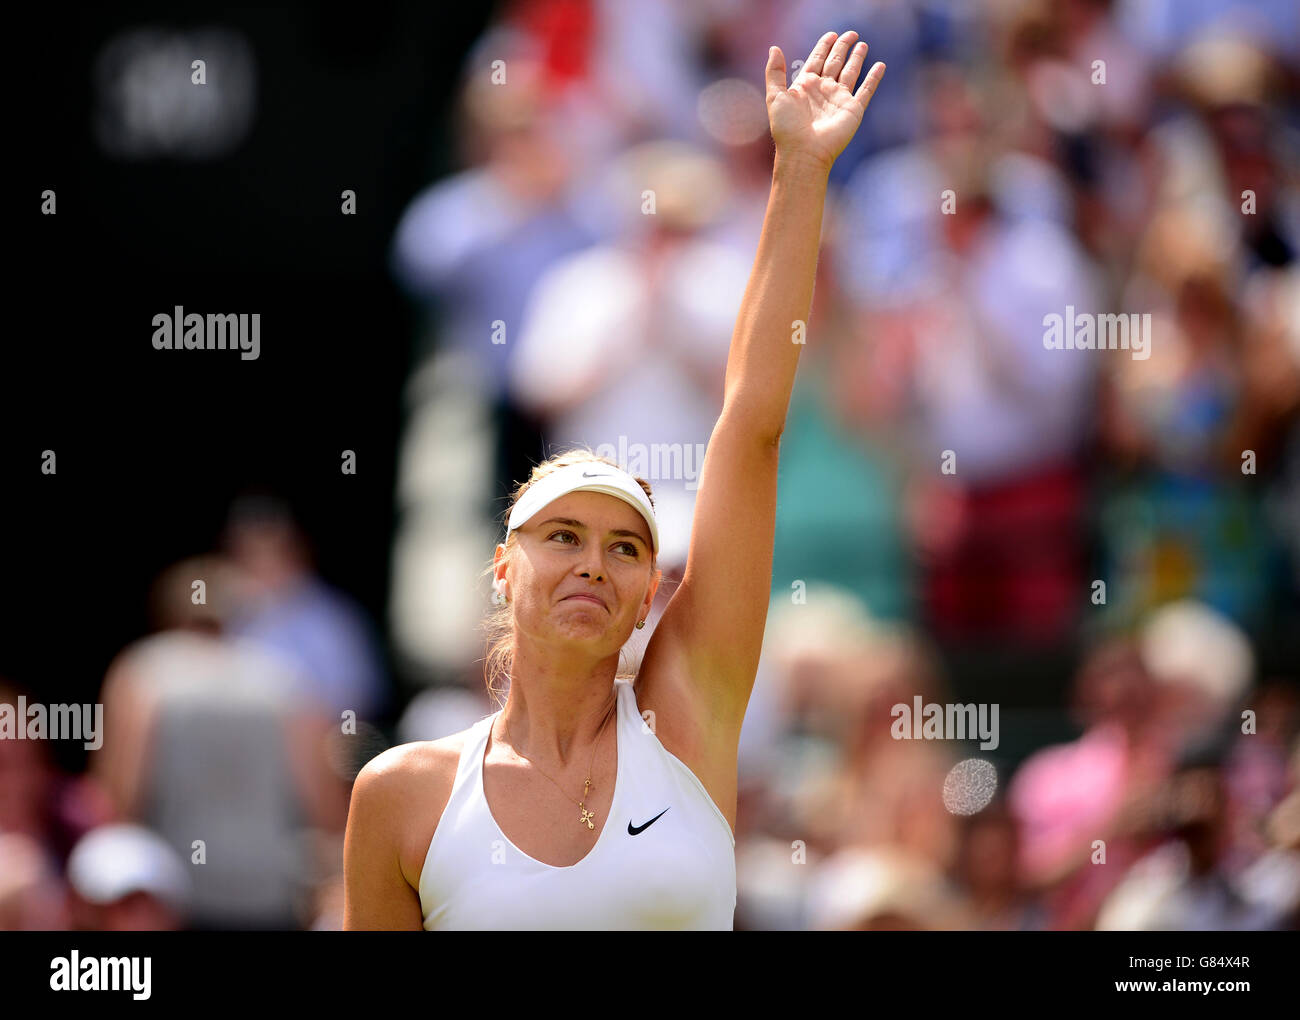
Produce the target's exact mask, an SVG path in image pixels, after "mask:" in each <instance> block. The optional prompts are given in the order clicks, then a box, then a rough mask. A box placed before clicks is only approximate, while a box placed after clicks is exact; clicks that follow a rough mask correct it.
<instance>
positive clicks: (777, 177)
mask: <svg viewBox="0 0 1300 1020" xmlns="http://www.w3.org/2000/svg"><path fill="white" fill-rule="evenodd" d="M829 174H830V167H829V166H827V165H823V164H822V163H821V162H820V161H818V160H815V159H811V158H808V157H806V156H802V155H783V154H782V153H781V152H780V151H779V150H778V152H777V154H776V159H775V161H774V164H773V168H772V190H771V194H770V196H769V198H768V202H767V213H766V215H765V216H764V218H763V231H762V234H761V235H760V237H759V242H758V254H757V255H756V256H755V257H754V268H753V270H752V271H751V272H750V275H749V283H748V284H747V285H746V287H745V295H744V298H743V299H742V300H741V303H740V312H739V314H738V315H737V317H736V328H735V331H734V332H733V333H732V336H731V350H730V353H729V354H728V356H727V375H726V384H725V390H724V398H723V410H724V412H725V413H726V414H727V415H728V416H730V417H732V418H737V419H739V420H741V421H743V422H745V423H746V426H747V427H750V428H752V429H753V430H754V432H755V433H756V434H761V435H763V436H764V437H766V438H769V439H770V440H771V441H772V442H775V441H776V440H777V438H778V437H779V436H780V434H781V430H782V429H783V428H784V426H785V417H786V413H787V411H788V409H789V405H790V393H791V391H792V389H793V388H794V377H795V370H796V369H797V368H798V365H799V352H800V351H801V350H803V340H804V336H805V334H806V330H807V322H808V314H809V311H810V310H811V307H812V295H813V283H814V280H815V278H816V275H817V255H818V250H819V248H820V244H821V228H822V213H823V211H824V209H825V205H826V186H827V180H828V178H829Z"/></svg>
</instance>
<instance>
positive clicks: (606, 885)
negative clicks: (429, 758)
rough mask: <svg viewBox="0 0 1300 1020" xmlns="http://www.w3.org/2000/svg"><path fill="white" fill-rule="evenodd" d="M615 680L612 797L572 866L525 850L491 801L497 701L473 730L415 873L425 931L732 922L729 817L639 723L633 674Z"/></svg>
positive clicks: (723, 925) (718, 926)
mask: <svg viewBox="0 0 1300 1020" xmlns="http://www.w3.org/2000/svg"><path fill="white" fill-rule="evenodd" d="M614 687H615V691H616V692H617V703H618V709H617V733H618V738H617V742H618V775H617V779H616V781H615V784H614V799H613V802H612V803H611V805H610V809H609V817H608V818H606V819H605V824H604V827H603V828H602V829H601V832H600V838H599V839H597V840H596V844H595V846H593V847H592V849H591V850H590V851H589V852H588V853H587V856H586V857H584V858H583V859H582V860H580V861H578V863H577V864H573V865H571V866H569V867H567V868H558V867H555V866H553V865H550V864H543V863H542V862H541V861H538V860H535V859H534V858H532V857H529V856H528V855H527V854H525V853H524V852H523V851H522V850H520V849H519V848H518V847H516V846H515V845H514V844H513V843H511V842H510V840H509V839H508V838H507V837H506V835H505V833H503V832H502V831H501V829H500V827H499V826H498V825H497V823H496V820H495V819H494V818H493V817H492V812H491V811H490V810H489V808H488V803H487V799H486V797H484V795H483V758H484V754H485V751H486V749H487V740H488V731H489V730H490V729H491V727H492V723H493V721H494V720H495V719H496V717H497V716H498V715H500V714H501V713H500V711H497V712H495V713H493V714H492V715H490V716H488V717H487V718H485V719H481V720H479V721H478V722H477V723H475V724H474V725H473V726H472V727H471V728H470V730H469V734H468V736H467V739H466V741H465V746H464V748H463V750H462V751H461V755H460V764H459V766H458V767H457V769H456V780H455V783H454V784H453V786H452V790H451V799H450V800H449V801H448V803H447V807H446V809H445V810H444V811H443V813H442V818H441V819H440V820H439V822H438V827H437V829H436V830H435V831H434V834H433V838H432V839H431V840H430V841H429V850H428V853H426V854H425V858H424V868H423V870H422V871H421V872H420V911H421V913H422V914H423V915H424V927H425V929H426V930H428V931H434V930H437V929H467V928H473V929H489V930H492V929H518V928H524V929H532V930H539V929H584V930H612V929H648V928H674V929H682V928H686V929H713V930H728V931H729V930H731V928H732V926H733V917H734V914H735V909H736V840H735V838H734V837H733V836H732V833H731V826H730V825H728V824H727V819H726V818H725V816H724V815H723V814H722V812H721V811H720V810H719V809H718V806H717V805H716V804H715V803H714V802H713V799H712V798H711V797H710V796H709V794H708V792H707V791H706V790H705V789H704V786H703V784H702V783H701V782H700V781H699V779H698V778H696V776H695V774H694V773H693V772H691V770H690V769H689V768H687V767H686V765H684V764H683V763H682V761H681V760H680V759H679V758H677V756H676V755H674V754H672V753H671V752H669V751H668V749H667V748H665V747H664V746H663V744H661V743H660V742H659V738H658V737H657V736H655V734H654V733H653V732H652V731H651V730H650V728H649V726H647V725H646V723H645V722H643V721H642V719H641V713H640V712H639V711H638V709H637V704H636V696H635V694H634V692H633V690H632V681H631V680H623V679H620V680H616V681H615V682H614ZM575 811H576V806H575Z"/></svg>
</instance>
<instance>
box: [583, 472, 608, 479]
mask: <svg viewBox="0 0 1300 1020" xmlns="http://www.w3.org/2000/svg"><path fill="white" fill-rule="evenodd" d="M582 477H583V478H609V477H611V476H610V475H608V474H606V473H605V472H603V471H601V472H598V473H596V474H594V475H591V474H588V473H587V472H586V471H584V472H583V473H582Z"/></svg>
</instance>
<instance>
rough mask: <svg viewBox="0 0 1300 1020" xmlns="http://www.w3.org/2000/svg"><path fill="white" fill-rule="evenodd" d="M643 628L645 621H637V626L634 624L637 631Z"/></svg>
mask: <svg viewBox="0 0 1300 1020" xmlns="http://www.w3.org/2000/svg"><path fill="white" fill-rule="evenodd" d="M644 626H645V620H638V621H637V624H636V629H637V630H640V629H641V628H642V627H644Z"/></svg>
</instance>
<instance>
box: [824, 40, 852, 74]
mask: <svg viewBox="0 0 1300 1020" xmlns="http://www.w3.org/2000/svg"><path fill="white" fill-rule="evenodd" d="M857 37H858V33H857V32H854V31H852V30H850V31H848V32H845V33H844V34H843V35H842V36H840V37H839V38H838V39H836V40H835V46H834V47H833V48H832V49H831V55H830V56H829V57H827V58H826V66H825V67H823V68H822V72H821V73H822V74H823V75H824V76H825V77H827V78H830V79H832V80H835V79H838V78H839V76H840V72H841V71H842V70H844V61H845V60H847V59H848V56H849V47H850V46H852V45H853V42H854V40H856V39H857Z"/></svg>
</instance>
